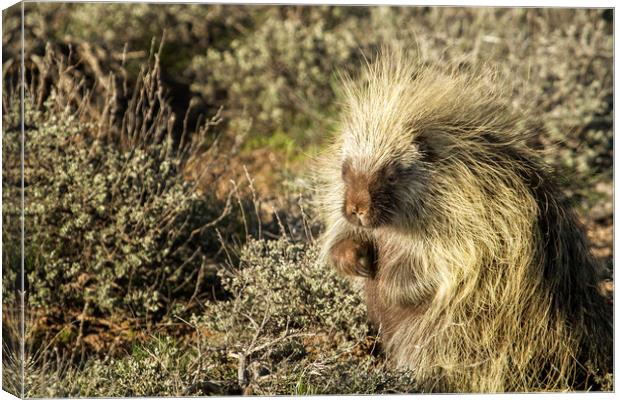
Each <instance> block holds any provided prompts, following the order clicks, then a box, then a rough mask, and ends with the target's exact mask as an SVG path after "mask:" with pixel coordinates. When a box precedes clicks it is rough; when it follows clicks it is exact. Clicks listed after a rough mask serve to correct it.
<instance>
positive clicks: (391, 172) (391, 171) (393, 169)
mask: <svg viewBox="0 0 620 400" xmlns="http://www.w3.org/2000/svg"><path fill="white" fill-rule="evenodd" d="M399 170H400V168H399V166H398V165H397V164H396V163H390V164H388V165H387V166H386V167H385V170H384V178H385V180H386V182H387V183H389V184H392V185H393V184H395V183H396V182H398V175H399Z"/></svg>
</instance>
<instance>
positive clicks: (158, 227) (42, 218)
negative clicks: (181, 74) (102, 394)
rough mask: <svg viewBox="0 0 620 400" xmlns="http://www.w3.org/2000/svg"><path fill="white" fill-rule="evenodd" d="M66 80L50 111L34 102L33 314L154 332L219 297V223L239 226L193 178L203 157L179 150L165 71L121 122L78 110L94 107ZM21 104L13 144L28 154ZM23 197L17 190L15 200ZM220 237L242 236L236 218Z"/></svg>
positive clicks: (28, 111)
mask: <svg viewBox="0 0 620 400" xmlns="http://www.w3.org/2000/svg"><path fill="white" fill-rule="evenodd" d="M58 70H59V71H61V70H62V68H59V69H58ZM59 74H60V75H59V76H57V77H56V81H55V83H56V85H58V86H56V87H53V88H52V90H51V95H50V96H49V97H48V98H47V100H45V101H44V102H43V103H42V106H41V107H37V105H36V96H35V93H33V92H29V93H28V96H27V97H26V101H25V121H26V127H27V128H26V129H27V130H26V133H25V136H26V141H25V143H26V145H25V149H24V151H25V154H26V159H25V166H24V176H25V186H26V207H25V210H24V212H25V218H26V246H27V248H26V260H27V263H26V281H27V288H26V289H27V295H28V301H29V304H30V305H31V306H32V307H37V308H38V307H41V308H44V309H46V310H48V312H50V313H59V314H61V315H63V314H69V315H73V317H75V315H76V314H80V315H81V317H80V318H81V319H82V320H87V316H103V317H104V318H107V317H109V316H111V315H115V316H116V317H122V318H126V317H138V318H146V320H147V321H149V320H150V319H151V317H156V318H160V317H161V316H162V315H163V314H164V313H165V312H166V311H169V310H170V307H172V306H173V305H174V304H175V303H177V302H183V301H187V300H190V299H192V300H195V299H197V298H204V297H205V296H210V292H211V291H212V290H213V287H212V286H213V285H215V284H216V282H215V281H213V279H212V278H214V277H213V276H211V277H209V272H208V271H210V270H212V269H213V268H212V266H211V265H212V264H213V263H214V262H215V261H216V259H215V258H214V256H215V255H216V253H217V252H218V251H219V248H220V245H219V239H218V236H217V233H216V232H215V229H214V228H215V226H214V224H215V223H216V222H218V221H221V220H223V219H225V218H226V217H228V216H229V215H228V214H230V213H231V208H230V203H228V204H224V203H222V202H220V201H218V200H217V199H216V198H215V197H214V195H213V194H212V193H206V194H200V193H199V192H198V191H197V190H196V187H195V185H194V184H193V183H192V182H191V181H186V180H185V179H184V177H183V174H182V171H183V165H184V162H185V161H186V159H187V157H188V151H191V149H190V147H188V146H185V147H179V145H175V143H174V142H173V139H172V134H171V131H170V121H171V120H172V119H173V118H174V117H173V115H172V114H171V112H170V110H169V108H168V107H167V106H166V104H165V102H164V100H162V99H163V92H162V89H159V88H158V85H159V82H158V80H157V78H158V77H157V65H156V64H155V65H154V66H153V67H152V68H151V69H150V70H149V71H146V72H145V73H144V74H143V75H141V76H142V78H141V79H142V81H141V82H139V83H138V84H137V85H136V95H135V96H134V98H133V99H132V100H131V101H130V102H129V104H128V105H127V109H126V111H125V115H124V117H123V118H122V120H121V121H115V120H113V119H112V117H110V115H109V114H105V113H104V114H103V115H102V116H101V117H100V118H99V119H98V120H96V119H93V117H92V115H90V114H88V113H86V112H83V110H82V111H80V110H77V109H76V108H74V103H72V101H73V100H71V99H74V98H83V99H86V98H87V97H86V96H84V97H82V96H81V95H84V93H83V92H81V89H80V87H79V86H78V84H77V83H76V82H74V81H72V80H71V79H70V78H67V77H66V76H63V75H62V74H61V73H59ZM65 79H66V80H65ZM71 84H73V86H71ZM61 85H62V86H61ZM67 85H69V86H70V87H71V88H70V89H69V90H67V88H66V86H67ZM13 99H14V101H12V102H11V104H10V108H9V112H8V113H7V114H5V121H4V122H5V126H7V127H8V129H7V131H6V134H5V135H4V136H3V138H4V143H3V145H4V146H5V149H7V154H9V155H18V154H19V150H18V149H19V142H18V141H17V140H15V139H16V138H19V123H17V122H18V121H19V103H18V101H16V98H15V96H13ZM82 106H83V108H84V107H86V105H85V103H82ZM203 134H204V132H203ZM196 136H197V137H196V138H195V139H196V140H195V141H194V142H193V143H194V144H195V143H198V142H199V139H200V138H199V137H198V136H199V135H196ZM194 148H197V147H194ZM13 161H15V160H13ZM7 162H9V163H10V162H11V160H10V159H9V160H7ZM13 164H14V165H18V164H17V163H16V162H13ZM7 165H8V164H7ZM7 171H8V169H7ZM18 194H19V187H18V186H17V185H15V186H11V187H9V190H8V193H6V195H7V196H18ZM12 205H13V206H15V204H9V207H10V206H12ZM7 212H8V213H13V214H18V213H19V210H11V209H7ZM227 223H228V225H227ZM219 227H220V229H222V232H224V233H228V234H234V233H235V232H236V230H237V229H238V228H240V227H241V226H240V225H237V223H236V222H235V220H234V218H232V219H231V218H229V219H227V220H226V221H222V222H221V224H220V226H219ZM227 228H230V229H229V230H227ZM7 278H11V277H7ZM209 279H211V281H209ZM205 291H206V292H205ZM186 305H187V304H186ZM65 318H66V317H65ZM80 329H81V328H80Z"/></svg>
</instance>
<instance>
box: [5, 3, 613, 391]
mask: <svg viewBox="0 0 620 400" xmlns="http://www.w3.org/2000/svg"><path fill="white" fill-rule="evenodd" d="M24 11H25V20H24V28H25V31H24V35H25V47H24V64H25V66H26V71H25V76H26V88H27V89H26V96H25V100H26V101H25V108H24V115H25V140H26V142H25V143H26V144H25V148H24V151H25V170H24V180H25V185H26V192H25V193H26V194H25V196H26V197H25V200H26V209H25V215H26V231H25V238H26V243H25V264H24V266H25V271H26V279H25V285H26V291H25V298H26V302H27V310H26V311H27V312H26V331H25V335H26V360H25V361H26V364H25V365H24V367H25V371H26V386H25V394H26V395H27V396H35V397H36V396H78V395H79V396H132V395H134V396H137V395H177V396H179V395H199V394H241V393H244V394H313V393H317V394H318V393H391V392H409V391H415V382H411V380H409V379H408V378H407V374H406V373H405V372H402V371H393V370H390V369H389V368H388V367H387V366H386V365H385V364H384V360H383V358H382V356H381V354H380V351H378V349H379V347H380V344H379V343H377V342H376V340H375V339H376V338H375V337H374V335H373V332H372V331H370V329H369V327H368V326H367V324H366V322H365V321H366V320H365V310H364V306H363V303H362V302H361V299H360V298H359V296H358V295H357V294H356V291H355V289H354V288H352V287H350V285H349V284H348V283H347V282H345V281H344V280H343V279H342V278H341V277H339V276H337V275H335V274H333V273H332V272H331V271H329V270H328V269H327V268H326V267H325V266H323V265H318V264H317V263H316V261H315V259H316V251H317V249H316V246H315V243H314V237H316V235H317V234H319V233H320V229H321V227H320V226H319V225H318V224H317V222H316V221H314V219H313V210H312V205H311V197H312V192H311V190H310V187H309V186H310V185H309V180H308V172H309V171H308V170H307V168H308V165H309V160H311V159H312V157H313V155H315V154H316V153H317V152H318V151H320V149H321V148H322V146H323V145H324V144H325V143H326V142H327V141H328V140H329V137H330V135H331V134H332V133H333V130H334V128H335V120H336V116H337V113H338V110H339V103H338V99H337V96H336V89H337V85H338V78H337V72H338V71H339V72H340V73H347V74H352V75H355V74H356V73H357V72H358V71H359V70H360V68H361V67H362V65H363V64H364V57H366V58H368V59H372V58H373V57H374V55H375V54H376V50H377V49H378V48H379V47H380V46H381V45H383V44H397V45H400V46H403V47H405V48H407V49H409V50H411V51H413V52H415V53H416V54H417V55H418V56H419V57H420V59H421V60H422V61H423V62H424V63H428V64H446V63H450V64H458V65H462V66H465V67H472V68H476V67H479V66H481V65H489V66H492V67H493V68H494V69H496V70H497V71H498V74H500V76H501V77H502V78H503V79H504V81H506V82H507V83H508V84H509V85H510V87H511V88H512V96H513V97H512V102H513V104H514V106H515V108H517V109H519V110H522V112H523V114H524V122H525V123H528V124H534V125H535V126H537V127H539V129H540V136H539V141H540V144H541V146H543V148H544V149H545V150H546V154H547V159H548V162H549V163H550V164H552V165H553V166H554V167H555V168H556V169H557V171H558V172H559V174H560V176H561V178H562V180H561V182H562V185H563V187H564V189H565V190H566V193H567V194H568V196H569V198H570V199H571V200H572V201H573V203H574V204H575V206H576V207H577V209H578V211H579V213H580V215H581V217H582V221H583V222H584V224H585V225H586V227H587V229H588V233H589V235H590V238H591V240H592V244H593V248H594V251H595V254H596V255H597V256H599V257H601V259H603V260H604V262H606V264H607V265H609V267H610V268H611V259H612V216H613V215H612V212H613V208H612V207H613V206H612V201H611V199H612V156H613V154H612V151H613V128H612V127H613V115H612V110H613V11H612V10H601V9H578V10H577V9H531V8H529V9H509V8H502V9H499V8H447V7H446V8H438V7H327V6H316V7H306V6H278V7H276V6H232V5H226V6H223V5H199V4H193V5H181V4H174V5H163V4H122V3H109V4H104V3H92V4H63V3H55V4H54V3H26V4H25V10H24ZM20 25H21V20H20V9H19V8H17V7H13V8H10V9H8V10H5V11H4V12H3V32H2V34H3V54H2V62H3V76H2V78H3V83H4V85H3V93H2V94H3V115H4V118H3V121H2V123H3V166H2V167H3V168H2V174H3V298H4V303H3V354H4V359H3V362H4V370H3V371H5V373H4V377H3V378H4V379H3V385H4V389H5V390H9V391H12V392H18V391H19V390H20V382H19V379H18V378H17V376H16V375H15V374H12V373H11V371H13V372H15V371H16V370H17V369H18V368H19V357H18V356H19V351H18V348H19V346H17V342H16V339H17V338H18V337H19V309H18V308H16V307H15V304H16V302H17V300H18V299H19V296H20V295H21V292H20V291H19V290H17V289H18V288H19V287H20V284H19V273H18V271H19V268H20V262H21V260H20V248H19V238H20V226H19V214H20V197H19V196H20V191H19V187H20V173H19V162H20V135H21V132H20V121H19V115H20V114H19V113H20V108H19V90H18V78H19V65H20V62H21V59H20V51H21V47H20Z"/></svg>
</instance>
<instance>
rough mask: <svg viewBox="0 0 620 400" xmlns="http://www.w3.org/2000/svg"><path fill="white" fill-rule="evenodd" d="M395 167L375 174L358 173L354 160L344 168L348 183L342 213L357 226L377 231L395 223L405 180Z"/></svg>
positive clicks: (345, 163) (344, 164) (343, 177)
mask: <svg viewBox="0 0 620 400" xmlns="http://www.w3.org/2000/svg"><path fill="white" fill-rule="evenodd" d="M402 175H403V174H402V171H400V169H399V168H398V166H397V165H395V164H389V165H386V166H385V167H384V168H382V169H381V170H380V171H379V172H377V173H375V174H368V173H364V172H360V171H355V170H353V169H352V167H351V162H350V160H346V161H345V162H344V163H343V165H342V179H343V181H344V183H345V193H344V202H343V206H342V213H343V215H344V216H345V218H346V219H347V220H348V221H349V222H350V223H351V224H353V225H357V226H361V227H364V228H376V227H378V226H381V225H384V224H387V223H389V222H390V221H391V219H392V216H393V215H394V214H395V213H396V210H397V207H398V201H397V197H396V196H395V190H396V189H397V184H398V182H399V180H401V178H402Z"/></svg>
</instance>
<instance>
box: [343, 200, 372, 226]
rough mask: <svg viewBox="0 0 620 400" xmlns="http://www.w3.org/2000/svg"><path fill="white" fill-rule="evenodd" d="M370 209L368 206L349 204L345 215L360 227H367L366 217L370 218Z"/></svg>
mask: <svg viewBox="0 0 620 400" xmlns="http://www.w3.org/2000/svg"><path fill="white" fill-rule="evenodd" d="M368 209H369V207H368V205H366V204H360V203H358V202H349V203H348V204H347V205H346V207H345V213H346V215H347V217H348V218H349V220H352V221H354V222H356V223H357V224H359V225H365V222H366V217H367V216H368Z"/></svg>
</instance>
